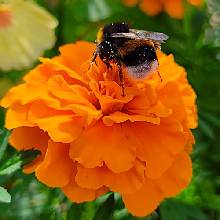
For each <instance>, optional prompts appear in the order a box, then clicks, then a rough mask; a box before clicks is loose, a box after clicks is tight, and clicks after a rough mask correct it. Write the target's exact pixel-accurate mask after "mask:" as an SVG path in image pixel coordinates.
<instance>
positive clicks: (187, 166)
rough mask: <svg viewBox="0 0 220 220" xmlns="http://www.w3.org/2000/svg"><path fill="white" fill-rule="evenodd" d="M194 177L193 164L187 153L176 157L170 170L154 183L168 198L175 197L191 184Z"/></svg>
mask: <svg viewBox="0 0 220 220" xmlns="http://www.w3.org/2000/svg"><path fill="white" fill-rule="evenodd" d="M191 177H192V162H191V160H190V157H189V156H188V155H187V153H185V152H184V153H181V154H179V155H177V156H176V158H175V161H174V162H173V164H172V165H171V167H169V169H168V170H167V171H166V172H165V173H164V174H163V175H162V176H161V177H160V178H159V179H157V180H155V181H154V182H155V183H156V184H157V186H158V187H159V188H160V190H161V191H162V192H163V194H164V195H165V196H166V197H170V196H175V195H176V194H178V193H180V192H181V191H182V190H183V189H184V188H186V186H187V185H188V184H189V182H190V180H191Z"/></svg>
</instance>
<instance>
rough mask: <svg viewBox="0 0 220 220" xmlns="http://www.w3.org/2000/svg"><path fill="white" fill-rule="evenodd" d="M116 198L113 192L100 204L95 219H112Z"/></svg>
mask: <svg viewBox="0 0 220 220" xmlns="http://www.w3.org/2000/svg"><path fill="white" fill-rule="evenodd" d="M114 205H115V199H114V194H113V193H112V194H111V195H110V196H109V197H108V198H107V200H106V201H105V202H104V203H103V204H101V205H100V207H99V209H98V210H97V212H96V214H95V217H94V219H93V220H103V219H105V220H110V219H111V218H112V216H113V212H114Z"/></svg>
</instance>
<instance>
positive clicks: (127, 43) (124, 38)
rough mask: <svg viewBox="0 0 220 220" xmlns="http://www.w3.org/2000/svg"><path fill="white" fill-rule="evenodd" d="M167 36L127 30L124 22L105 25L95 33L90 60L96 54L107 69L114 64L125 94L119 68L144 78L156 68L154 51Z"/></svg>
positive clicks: (93, 60) (133, 75)
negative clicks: (94, 46) (94, 45)
mask: <svg viewBox="0 0 220 220" xmlns="http://www.w3.org/2000/svg"><path fill="white" fill-rule="evenodd" d="M167 39H168V36H167V35H166V34H163V33H158V32H150V31H144V30H135V29H130V27H129V25H128V24H127V23H126V22H118V23H111V24H107V25H105V26H104V27H102V28H100V29H99V31H98V33H97V39H96V43H97V47H96V51H95V52H94V56H93V59H92V62H91V63H92V64H93V63H94V62H95V60H96V58H97V56H99V57H100V59H101V60H102V61H103V62H104V63H105V64H106V66H107V67H108V68H112V64H113V63H114V64H116V65H117V66H118V71H119V79H120V83H121V86H122V92H123V96H124V77H123V72H122V67H124V68H126V69H127V72H128V74H129V75H130V76H131V77H133V78H134V79H143V78H145V77H146V76H147V75H148V74H149V73H151V72H153V71H155V70H156V69H157V68H158V59H157V54H156V50H157V49H161V43H164V42H165V41H166V40H167Z"/></svg>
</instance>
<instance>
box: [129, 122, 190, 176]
mask: <svg viewBox="0 0 220 220" xmlns="http://www.w3.org/2000/svg"><path fill="white" fill-rule="evenodd" d="M130 132H131V133H130V135H134V136H135V137H136V141H137V142H138V143H139V146H138V148H137V157H139V158H140V159H142V160H144V161H146V163H147V168H146V175H147V176H148V177H149V178H152V179H155V178H158V177H159V176H161V175H162V173H164V172H165V171H166V170H167V169H168V167H170V166H171V164H172V163H173V160H174V156H175V155H176V154H178V153H180V152H181V151H183V150H184V146H185V143H186V140H185V136H184V133H183V131H182V127H181V125H180V124H179V123H177V122H173V123H172V122H168V123H167V122H164V121H161V124H160V125H153V124H149V123H143V122H135V124H133V128H131V129H130ZM155 158H156V159H155Z"/></svg>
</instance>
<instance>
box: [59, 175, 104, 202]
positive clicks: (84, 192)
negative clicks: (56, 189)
mask: <svg viewBox="0 0 220 220" xmlns="http://www.w3.org/2000/svg"><path fill="white" fill-rule="evenodd" d="M62 190H63V192H64V194H65V195H66V196H67V197H68V198H69V199H70V200H71V201H73V202H76V203H82V202H88V201H92V200H94V199H96V198H97V197H99V196H101V195H103V194H105V193H106V192H108V189H107V188H106V187H101V188H99V189H97V190H92V189H86V188H82V187H80V186H78V185H77V183H76V182H75V179H74V176H72V179H71V181H70V182H69V184H68V185H66V186H65V187H63V188H62Z"/></svg>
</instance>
